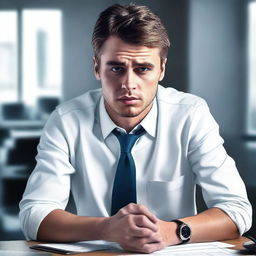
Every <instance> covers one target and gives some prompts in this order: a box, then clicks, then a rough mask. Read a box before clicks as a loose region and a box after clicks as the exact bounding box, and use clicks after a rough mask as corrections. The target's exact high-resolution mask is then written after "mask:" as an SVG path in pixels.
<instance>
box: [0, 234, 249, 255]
mask: <svg viewBox="0 0 256 256" xmlns="http://www.w3.org/2000/svg"><path fill="white" fill-rule="evenodd" d="M247 240H248V239H247V238H245V237H240V238H238V239H235V240H228V241H224V242H226V243H230V244H233V245H235V247H233V248H232V249H236V250H243V249H244V248H243V246H242V244H243V243H244V242H245V241H247ZM37 243H38V242H26V241H21V240H20V241H0V253H1V252H3V251H8V256H12V254H11V251H13V252H14V255H19V254H15V252H22V253H23V254H22V255H26V252H27V255H30V254H31V253H32V252H37V253H39V251H36V250H32V249H30V248H29V246H31V245H33V244H37ZM29 252H30V253H29ZM122 254H124V253H122ZM125 254H128V253H126V252H125ZM0 255H2V254H0ZM35 255H37V254H35ZM38 255H39V254H38ZM42 255H43V254H42ZM45 255H46V256H57V255H62V254H56V253H46V254H45ZM73 255H74V256H75V255H77V256H83V255H86V256H90V255H91V256H100V255H103V256H112V255H120V253H117V252H110V251H108V252H106V251H98V252H89V253H79V254H73ZM131 255H132V253H131ZM145 255H146V254H145ZM239 255H250V254H249V253H248V254H246V253H245V252H243V253H242V254H239ZM251 255H252V254H251ZM31 256H32V254H31ZM40 256H41V255H40Z"/></svg>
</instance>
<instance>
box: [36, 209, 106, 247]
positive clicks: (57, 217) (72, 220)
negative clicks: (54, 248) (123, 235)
mask: <svg viewBox="0 0 256 256" xmlns="http://www.w3.org/2000/svg"><path fill="white" fill-rule="evenodd" d="M105 220H106V218H104V217H84V216H77V215H74V214H71V213H69V212H66V211H63V210H60V209H58V210H54V211H52V212H50V213H49V214H48V215H47V216H46V217H45V218H44V220H43V221H42V223H41V224H40V226H39V230H38V233H37V240H41V241H54V242H76V241H85V240H101V239H104V238H103V234H102V231H103V230H104V228H103V226H104V223H105Z"/></svg>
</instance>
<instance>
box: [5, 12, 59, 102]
mask: <svg viewBox="0 0 256 256" xmlns="http://www.w3.org/2000/svg"><path fill="white" fill-rule="evenodd" d="M61 31H62V15H61V11H60V10H46V9H44V10H34V9H24V10H22V11H21V12H18V11H15V10H12V11H0V103H2V102H17V101H20V100H21V101H23V102H24V103H25V104H26V105H34V106H35V105H36V103H37V100H38V98H41V97H54V98H56V97H57V98H61V94H62V93H61V87H62V38H61ZM19 51H20V52H19ZM19 57H20V59H18V58H19ZM19 74H20V75H19ZM19 77H20V78H21V79H19Z"/></svg>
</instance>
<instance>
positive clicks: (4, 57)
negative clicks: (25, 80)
mask: <svg viewBox="0 0 256 256" xmlns="http://www.w3.org/2000/svg"><path fill="white" fill-rule="evenodd" d="M17 63H18V58H17V12H15V11H0V102H13V101H17V100H18V79H17V77H18V73H17Z"/></svg>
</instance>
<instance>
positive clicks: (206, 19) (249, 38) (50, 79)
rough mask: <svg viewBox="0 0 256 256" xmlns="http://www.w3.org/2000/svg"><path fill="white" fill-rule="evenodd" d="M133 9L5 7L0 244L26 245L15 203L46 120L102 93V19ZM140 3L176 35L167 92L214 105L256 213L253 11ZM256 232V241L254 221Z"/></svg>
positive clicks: (211, 0)
mask: <svg viewBox="0 0 256 256" xmlns="http://www.w3.org/2000/svg"><path fill="white" fill-rule="evenodd" d="M129 2H130V1H128V0H127V1H126V0H123V1H118V0H116V1H112V0H98V1H95V0H86V1H85V0H75V1H72V0H37V1H34V0H1V2H0V183H1V184H0V240H8V239H23V235H22V233H21V231H20V228H19V223H18V202H19V200H20V199H21V196H22V193H23V191H24V187H25V184H26V181H27V178H28V176H29V174H30V172H31V171H32V170H33V167H34V165H35V160H34V157H35V155H36V146H37V144H38V141H39V136H40V133H41V130H42V127H43V125H44V123H45V121H46V120H47V118H48V116H49V114H50V113H51V111H52V110H53V109H54V108H55V106H56V105H58V104H59V103H61V102H63V101H65V100H68V99H70V98H72V97H75V96H77V95H79V94H81V93H83V92H85V91H87V90H88V89H92V88H97V87H99V83H98V82H97V81H96V80H95V78H94V75H93V65H92V64H93V62H92V48H91V43H90V41H91V34H92V30H93V27H94V24H95V21H96V19H97V17H98V14H99V13H100V12H101V11H102V10H103V9H105V8H106V7H108V6H109V5H111V4H113V3H121V4H127V3H129ZM133 2H135V3H138V4H143V5H148V6H149V7H150V8H151V9H152V10H153V11H154V12H156V13H157V14H159V16H160V17H161V19H162V21H163V23H164V24H165V26H166V27H167V29H168V31H169V35H170V39H171V49H170V52H169V58H168V64H167V72H166V77H165V79H164V81H163V82H162V85H164V86H166V87H168V86H172V87H174V88H177V89H179V90H182V91H186V92H191V93H194V94H196V95H199V96H201V97H203V98H204V99H205V100H206V101H207V102H208V104H209V107H210V109H211V112H212V114H213V116H214V117H215V119H216V120H217V122H218V123H219V125H220V133H221V135H222V136H223V138H224V140H225V147H226V149H227V151H228V153H229V154H230V155H231V156H232V157H233V158H234V159H235V160H236V163H237V167H238V169H239V172H240V175H241V176H242V178H243V179H244V181H245V183H246V186H247V189H248V194H249V198H250V200H251V202H252V204H253V205H254V207H255V205H256V197H255V196H256V183H255V180H256V154H255V152H256V140H255V139H256V1H247V0H168V1H166V0H150V1H149V0H148V1H147V0H143V1H142V0H141V1H140V0H138V1H133ZM203 207H204V206H203V203H202V202H201V199H200V196H199V209H203ZM71 208H72V207H71ZM251 232H254V233H256V231H255V220H254V225H253V228H252V229H251Z"/></svg>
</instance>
